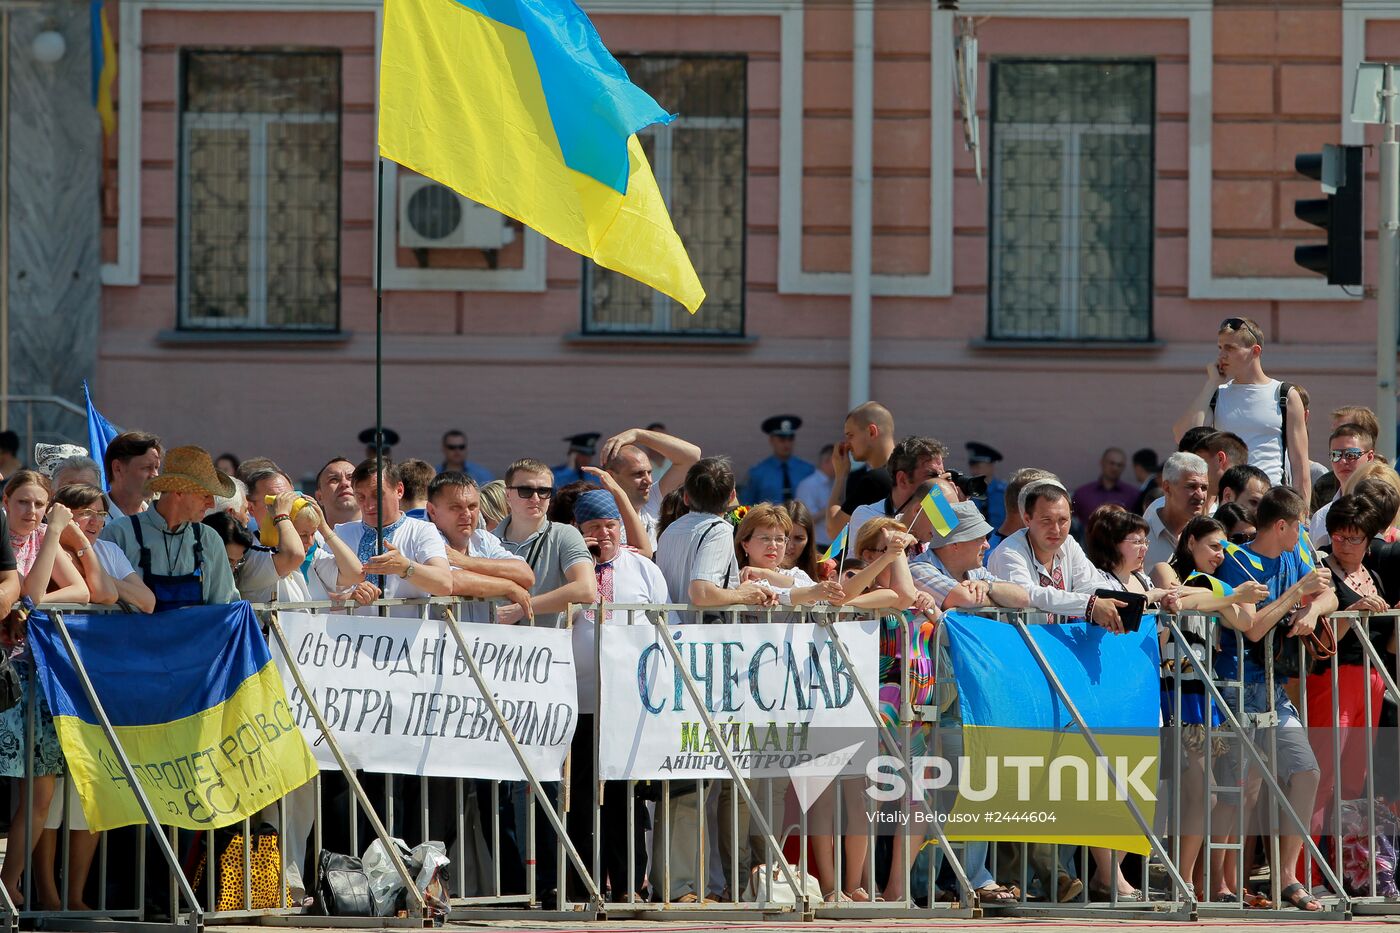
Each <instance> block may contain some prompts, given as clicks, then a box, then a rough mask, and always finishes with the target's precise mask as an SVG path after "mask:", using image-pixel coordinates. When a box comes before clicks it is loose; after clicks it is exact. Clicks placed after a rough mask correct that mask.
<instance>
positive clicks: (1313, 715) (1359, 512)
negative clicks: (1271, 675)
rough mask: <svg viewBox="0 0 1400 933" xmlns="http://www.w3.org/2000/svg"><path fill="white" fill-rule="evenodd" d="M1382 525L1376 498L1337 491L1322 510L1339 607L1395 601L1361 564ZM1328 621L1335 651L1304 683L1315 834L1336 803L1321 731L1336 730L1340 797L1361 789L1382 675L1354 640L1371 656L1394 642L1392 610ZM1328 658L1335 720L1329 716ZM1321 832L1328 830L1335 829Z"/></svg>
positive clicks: (1390, 649) (1378, 608)
mask: <svg viewBox="0 0 1400 933" xmlns="http://www.w3.org/2000/svg"><path fill="white" fill-rule="evenodd" d="M1385 524H1386V520H1385V518H1384V517H1383V516H1382V515H1381V514H1380V511H1379V510H1378V508H1377V506H1376V503H1375V502H1374V501H1372V500H1370V499H1367V498H1363V497H1362V496H1343V497H1342V498H1340V499H1338V500H1336V501H1335V502H1333V503H1332V508H1331V509H1330V510H1329V511H1328V513H1327V535H1328V537H1329V538H1330V539H1331V544H1330V553H1328V554H1327V555H1326V557H1325V558H1324V560H1323V563H1324V564H1325V565H1326V567H1327V569H1328V570H1330V571H1332V586H1333V589H1335V590H1336V593H1337V605H1339V606H1340V607H1341V608H1342V611H1344V612H1385V611H1386V610H1388V609H1390V608H1391V607H1392V606H1393V605H1394V603H1395V599H1396V596H1397V594H1395V593H1392V592H1390V591H1389V590H1388V589H1387V587H1386V581H1385V580H1383V579H1382V578H1381V576H1380V575H1379V574H1377V573H1376V571H1374V570H1372V569H1370V568H1368V567H1366V566H1365V565H1364V561H1365V559H1366V553H1367V550H1368V549H1369V547H1370V545H1371V540H1372V537H1373V536H1374V534H1375V532H1376V531H1377V530H1378V529H1379V528H1381V527H1382V526H1384V525H1385ZM1392 582H1393V581H1392ZM1333 624H1334V625H1335V626H1336V637H1337V653H1336V657H1335V658H1334V659H1332V660H1328V661H1314V662H1313V664H1312V669H1311V670H1310V671H1309V672H1308V676H1307V682H1306V683H1307V698H1308V702H1307V707H1306V710H1307V718H1308V729H1309V734H1310V735H1311V737H1312V738H1313V740H1314V746H1315V747H1314V751H1315V752H1316V754H1317V760H1318V763H1319V764H1320V765H1321V766H1322V778H1321V783H1320V784H1319V785H1318V791H1317V798H1316V801H1317V802H1316V805H1315V808H1314V812H1313V830H1314V831H1315V832H1316V831H1319V830H1322V828H1323V827H1324V826H1327V822H1326V818H1327V817H1328V816H1329V815H1331V814H1333V813H1334V812H1335V806H1336V801H1335V800H1334V799H1333V797H1334V790H1333V788H1334V787H1335V784H1336V777H1335V775H1334V773H1333V770H1332V761H1333V754H1334V749H1333V747H1332V746H1333V736H1332V735H1329V734H1328V733H1327V732H1326V731H1322V730H1329V729H1334V728H1335V729H1336V733H1335V739H1336V743H1337V744H1338V745H1339V746H1340V752H1339V754H1340V757H1341V765H1342V768H1341V774H1342V775H1343V777H1342V781H1341V784H1342V799H1343V800H1354V799H1356V798H1359V797H1364V796H1365V795H1366V744H1367V743H1366V732H1367V729H1368V727H1370V728H1374V727H1375V726H1377V725H1379V724H1380V716H1381V710H1382V708H1383V704H1382V702H1381V701H1382V698H1383V696H1384V692H1385V680H1384V678H1383V677H1382V675H1381V673H1380V671H1379V670H1377V669H1376V667H1375V665H1374V664H1370V665H1368V664H1367V663H1366V660H1367V655H1368V654H1370V652H1368V651H1366V649H1365V648H1364V647H1363V646H1362V643H1361V639H1362V638H1367V639H1368V640H1369V641H1370V642H1371V644H1372V646H1373V647H1374V648H1375V656H1376V657H1377V658H1381V659H1384V658H1385V656H1386V654H1387V653H1390V654H1393V653H1394V652H1395V648H1396V636H1395V618H1394V617H1393V616H1378V617H1374V618H1371V619H1369V620H1366V624H1365V625H1364V626H1363V625H1360V624H1358V620H1355V619H1347V618H1335V619H1333ZM1334 661H1335V663H1336V704H1337V713H1336V716H1337V718H1336V721H1335V722H1334V721H1333V718H1332V715H1333V714H1332V704H1333V697H1332V694H1333V687H1332V678H1333V672H1332V664H1333V662H1334ZM1368 695H1369V698H1368ZM1326 832H1327V833H1328V834H1333V833H1335V830H1330V829H1329V830H1327V831H1326Z"/></svg>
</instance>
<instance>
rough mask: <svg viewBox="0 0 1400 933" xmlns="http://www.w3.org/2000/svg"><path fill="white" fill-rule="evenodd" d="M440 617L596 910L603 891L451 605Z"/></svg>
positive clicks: (531, 809)
mask: <svg viewBox="0 0 1400 933" xmlns="http://www.w3.org/2000/svg"><path fill="white" fill-rule="evenodd" d="M568 608H569V615H573V606H569V607H568ZM443 621H444V622H445V623H446V625H447V631H448V633H449V634H451V636H452V640H453V641H455V642H456V643H457V650H458V651H460V652H461V653H462V661H463V663H465V664H466V665H467V673H468V674H470V675H471V678H472V683H474V684H476V689H477V690H479V691H481V699H482V701H483V702H485V703H486V708H487V709H488V710H490V712H491V718H492V719H494V720H495V721H496V725H498V726H500V728H501V737H502V738H504V739H505V740H506V745H508V746H509V747H510V752H511V754H512V755H514V756H515V761H516V764H518V765H520V770H521V772H523V773H524V775H525V780H526V781H528V782H529V784H530V789H531V790H532V791H533V792H534V795H535V797H537V798H538V803H539V807H540V809H541V810H543V811H544V815H545V817H546V818H548V820H549V822H550V825H551V826H553V827H554V832H555V835H556V836H557V837H558V840H559V843H560V844H561V845H562V846H563V848H564V852H565V854H566V855H567V856H568V858H569V862H570V864H572V865H573V867H574V870H575V871H577V872H578V873H579V875H580V876H581V877H582V880H583V886H584V887H585V888H586V889H587V890H588V896H589V897H590V898H592V906H593V908H594V909H595V910H602V908H603V895H602V894H601V893H600V892H599V891H598V886H597V885H596V884H594V883H593V875H592V873H591V872H589V870H588V866H587V865H585V864H583V858H582V857H581V856H580V855H579V854H578V849H576V848H575V847H574V843H573V840H572V839H570V838H569V834H568V833H567V832H566V831H565V828H564V824H563V822H562V821H560V819H559V814H558V813H556V812H555V808H554V804H553V803H552V802H551V801H550V799H549V796H548V795H547V794H546V793H545V792H544V785H542V784H541V783H540V780H539V778H537V777H535V771H534V769H533V768H531V767H530V762H529V760H528V759H526V757H525V752H524V751H522V750H521V748H520V743H519V741H517V740H516V738H515V731H514V730H513V729H511V727H510V722H509V721H508V720H507V719H506V718H505V716H504V715H503V714H502V713H501V708H500V706H499V705H498V704H497V703H496V698H495V695H494V694H493V693H492V692H491V685H490V684H488V683H487V682H486V678H485V677H484V676H482V673H481V668H480V667H478V666H477V663H476V658H475V657H474V656H473V655H472V653H471V648H470V647H468V645H467V639H466V636H465V635H463V634H462V630H461V629H460V628H459V627H458V625H457V613H456V612H455V611H454V610H453V609H452V608H448V609H447V610H446V611H445V612H444V619H443ZM534 809H535V801H533V800H532V801H531V802H530V804H529V810H528V811H527V812H529V813H531V814H533V813H534ZM530 838H531V839H532V840H533V838H534V827H533V826H532V827H531V829H530ZM557 877H558V881H559V890H560V892H561V894H560V904H561V905H562V902H563V897H564V894H563V893H562V892H563V891H564V888H565V887H566V881H567V879H566V878H565V877H564V873H562V872H561V873H560V874H559V875H558V876H557ZM561 909H562V907H561Z"/></svg>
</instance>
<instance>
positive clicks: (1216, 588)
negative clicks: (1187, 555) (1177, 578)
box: [1186, 570, 1235, 596]
mask: <svg viewBox="0 0 1400 933" xmlns="http://www.w3.org/2000/svg"><path fill="white" fill-rule="evenodd" d="M1186 584H1187V586H1196V587H1200V588H1201V589H1207V590H1210V591H1211V592H1212V593H1214V594H1215V595H1216V596H1231V595H1233V594H1234V592H1235V588H1234V587H1233V586H1231V585H1230V584H1228V583H1226V582H1225V581H1224V580H1217V579H1216V578H1215V577H1212V576H1211V575H1210V574H1208V573H1201V572H1200V571H1199V570H1193V571H1191V573H1190V575H1189V576H1187V578H1186Z"/></svg>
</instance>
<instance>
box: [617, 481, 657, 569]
mask: <svg viewBox="0 0 1400 933" xmlns="http://www.w3.org/2000/svg"><path fill="white" fill-rule="evenodd" d="M664 498H666V497H665V496H663V495H661V483H660V481H659V480H658V481H657V482H654V483H652V484H651V492H649V493H647V501H645V502H643V503H642V507H641V508H640V509H638V510H637V514H638V515H639V516H641V519H642V527H643V528H645V529H646V530H647V537H649V538H650V539H651V552H652V553H653V554H655V553H656V529H657V527H658V526H660V524H661V500H662V499H664ZM622 543H623V544H626V543H627V529H626V528H625V527H624V528H623V529H622Z"/></svg>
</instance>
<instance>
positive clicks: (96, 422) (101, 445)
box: [83, 380, 120, 492]
mask: <svg viewBox="0 0 1400 933" xmlns="http://www.w3.org/2000/svg"><path fill="white" fill-rule="evenodd" d="M83 398H84V399H86V400H87V422H88V425H87V428H88V453H89V455H90V456H91V457H92V459H94V460H96V461H97V462H98V464H99V465H101V464H102V462H103V460H102V458H103V455H104V454H106V453H107V445H108V444H110V443H111V442H112V438H114V437H116V436H117V434H118V433H120V432H118V431H117V429H116V428H114V427H112V422H110V421H108V420H107V419H106V418H104V417H102V412H100V411H98V410H97V409H96V408H95V407H94V406H93V404H92V392H90V391H89V390H88V384H87V381H86V380H84V381H83ZM101 473H102V476H101V479H102V491H103V492H106V491H107V471H106V470H105V469H104V470H102V471H101Z"/></svg>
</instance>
